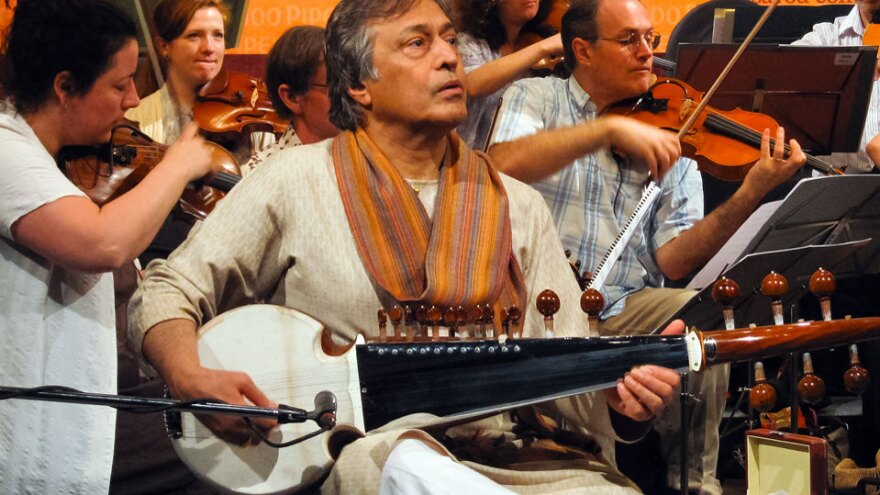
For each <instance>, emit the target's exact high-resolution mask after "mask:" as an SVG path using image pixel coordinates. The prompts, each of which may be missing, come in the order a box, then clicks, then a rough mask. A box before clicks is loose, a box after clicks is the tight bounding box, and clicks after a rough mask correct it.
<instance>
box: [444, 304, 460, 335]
mask: <svg viewBox="0 0 880 495" xmlns="http://www.w3.org/2000/svg"><path fill="white" fill-rule="evenodd" d="M443 323H445V324H446V328H448V329H449V336H450V337H454V336H455V331H456V330H457V327H458V310H457V309H455V308H449V309H447V310H446V311H444V312H443Z"/></svg>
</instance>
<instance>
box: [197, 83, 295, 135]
mask: <svg viewBox="0 0 880 495" xmlns="http://www.w3.org/2000/svg"><path fill="white" fill-rule="evenodd" d="M193 118H194V119H195V121H196V122H198V123H199V127H200V128H201V129H202V130H203V131H205V132H206V133H209V134H236V135H237V134H241V133H242V132H244V131H245V130H246V129H247V130H249V131H253V132H258V131H261V132H272V133H275V134H281V133H283V132H284V131H285V130H286V129H287V125H288V124H287V122H285V121H284V120H282V119H281V118H280V117H279V116H278V114H277V113H275V109H274V108H273V107H272V100H270V99H269V92H268V90H267V88H266V83H265V82H264V81H263V80H262V79H257V78H254V77H251V76H249V75H247V74H245V73H243V72H236V71H229V70H225V69H223V70H221V71H220V73H219V74H217V77H215V78H214V79H212V80H211V82H209V83H208V84H207V85H205V87H203V88H202V90H201V91H199V97H198V100H197V102H196V105H195V107H194V108H193Z"/></svg>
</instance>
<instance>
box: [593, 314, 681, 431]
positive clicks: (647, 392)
mask: <svg viewBox="0 0 880 495" xmlns="http://www.w3.org/2000/svg"><path fill="white" fill-rule="evenodd" d="M682 333H684V322H682V321H681V320H674V321H673V322H672V323H670V324H669V325H668V326H667V327H666V328H665V329H664V330H663V331H662V332H660V335H681V334H682ZM680 381H681V377H680V376H679V374H678V372H677V371H674V370H671V369H669V368H663V367H661V366H654V365H645V366H638V367H635V368H633V369H632V370H631V371H630V372H629V373H627V374H626V375H625V376H624V377H623V379H622V380H620V381H619V382H618V383H617V386H615V387H614V388H610V389H606V390H605V400H606V402H608V405H609V406H610V407H611V408H612V409H614V410H615V411H617V412H619V413H620V414H623V415H624V416H626V417H628V418H631V419H634V420H636V421H648V420H650V419H653V418H655V417H656V416H657V415H658V414H660V413H661V412H662V411H663V409H664V408H666V405H667V404H669V401H671V400H672V399H673V397H674V396H675V391H676V388H677V387H678V384H679V382H680Z"/></svg>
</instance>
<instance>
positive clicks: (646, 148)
mask: <svg viewBox="0 0 880 495" xmlns="http://www.w3.org/2000/svg"><path fill="white" fill-rule="evenodd" d="M601 120H602V121H603V122H604V123H605V128H606V132H607V134H606V136H607V137H606V144H607V145H609V146H611V147H612V148H613V149H614V150H615V151H617V152H621V153H623V154H624V155H627V156H632V157H636V158H639V159H642V160H644V162H645V164H646V165H647V166H648V170H649V171H650V173H651V177H653V178H654V179H655V180H657V181H659V180H660V179H662V178H663V176H664V175H666V172H667V171H668V170H669V168H670V167H672V165H674V164H675V161H676V160H678V157H680V156H681V143H680V142H679V140H678V137H677V136H676V135H675V134H673V133H672V132H670V131H666V130H663V129H660V128H658V127H654V126H652V125H648V124H643V123H641V122H639V121H638V120H635V119H632V118H629V117H621V116H617V115H608V116H605V117H601Z"/></svg>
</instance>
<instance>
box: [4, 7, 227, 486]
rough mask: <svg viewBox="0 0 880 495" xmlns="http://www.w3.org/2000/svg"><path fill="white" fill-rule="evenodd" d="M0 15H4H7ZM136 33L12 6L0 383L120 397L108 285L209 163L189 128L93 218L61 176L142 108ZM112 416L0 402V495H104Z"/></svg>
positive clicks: (119, 18)
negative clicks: (65, 163)
mask: <svg viewBox="0 0 880 495" xmlns="http://www.w3.org/2000/svg"><path fill="white" fill-rule="evenodd" d="M6 4H7V7H9V2H8V1H7V3H6ZM135 36H136V30H135V26H134V23H133V22H132V21H131V20H130V19H129V18H128V17H127V16H126V15H125V14H124V13H123V12H121V11H120V10H119V9H117V8H116V7H114V6H112V5H110V4H107V3H105V2H103V1H100V0H19V1H18V2H17V6H16V8H15V12H14V17H13V21H12V25H11V27H10V29H9V31H8V33H7V35H6V36H5V44H4V66H3V70H2V76H3V86H4V90H5V92H6V94H7V95H8V97H9V98H8V99H6V100H3V101H2V102H0V283H2V285H3V286H4V287H6V288H7V289H8V290H7V292H6V293H5V294H4V296H3V297H2V298H0V347H2V349H3V358H2V359H0V383H2V384H3V385H9V386H18V387H36V386H41V385H64V386H68V387H73V388H77V389H81V390H86V391H89V392H97V393H114V392H115V391H116V372H117V367H116V339H115V330H114V327H115V319H114V309H113V277H112V276H111V275H110V273H109V272H110V271H111V270H114V269H116V268H119V267H121V266H123V265H125V264H127V263H129V262H130V261H131V260H132V259H134V257H135V256H137V254H138V253H140V252H141V251H142V250H143V249H144V248H145V247H146V245H147V243H149V241H150V239H152V237H153V235H155V233H156V231H157V230H158V228H159V226H160V225H161V224H162V220H163V219H164V218H165V216H166V215H167V214H168V212H169V211H170V210H171V208H172V207H173V205H174V204H175V203H176V202H177V199H178V198H179V197H180V194H181V193H182V191H183V188H184V187H185V186H186V184H187V183H189V182H190V181H193V180H196V179H198V178H200V177H202V176H203V175H205V174H206V173H207V172H208V171H209V169H210V153H209V151H208V150H207V147H206V146H205V143H204V142H203V141H202V140H201V139H200V138H199V137H197V136H196V129H195V127H189V128H185V129H184V130H183V131H182V133H181V137H180V139H179V140H178V142H177V143H176V144H175V145H174V146H172V147H170V148H169V149H168V150H167V152H166V153H165V157H164V159H163V160H162V161H161V162H160V163H159V164H158V165H156V167H155V169H154V170H153V171H152V172H151V173H150V174H149V175H147V177H146V178H145V179H144V180H143V181H142V182H141V183H140V184H139V185H137V186H136V187H134V188H133V189H132V190H131V191H130V192H128V193H126V194H124V195H122V196H120V197H119V198H118V199H115V200H113V201H110V202H108V203H106V204H104V205H103V206H101V207H99V206H98V205H96V204H95V203H93V202H92V201H91V200H90V199H89V198H88V197H86V195H85V194H84V193H82V192H81V191H80V190H79V189H77V187H76V186H75V185H74V184H73V183H71V182H70V181H69V180H68V179H67V178H66V177H65V176H64V175H63V174H62V172H61V171H60V170H59V168H58V166H57V165H56V163H55V158H56V157H57V156H58V153H59V151H60V150H61V148H63V147H65V146H74V145H94V144H99V143H105V142H107V141H108V139H109V138H110V132H111V129H112V128H113V127H114V125H116V124H118V123H120V122H121V121H122V120H123V114H124V112H125V111H126V110H128V109H130V108H132V107H134V106H136V105H137V104H138V101H139V100H138V96H137V94H136V93H135V89H134V82H133V79H132V76H133V75H134V72H135V68H136V66H137V57H138V47H137V41H136V37H135ZM114 417H115V413H114V411H113V410H112V409H109V408H102V407H83V406H70V405H66V404H56V403H49V402H39V401H24V400H8V401H0V466H3V469H2V474H0V493H62V492H63V493H101V492H106V491H107V487H108V482H109V478H110V464H111V459H112V457H113V438H114V425H115V421H114Z"/></svg>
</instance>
